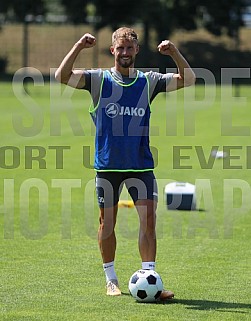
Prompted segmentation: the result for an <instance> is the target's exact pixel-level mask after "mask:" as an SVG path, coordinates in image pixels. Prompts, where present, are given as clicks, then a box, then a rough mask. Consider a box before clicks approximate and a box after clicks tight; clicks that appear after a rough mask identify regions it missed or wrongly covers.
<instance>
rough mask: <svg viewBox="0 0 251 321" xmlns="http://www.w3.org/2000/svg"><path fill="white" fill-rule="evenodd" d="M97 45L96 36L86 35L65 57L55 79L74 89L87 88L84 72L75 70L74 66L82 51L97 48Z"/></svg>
mask: <svg viewBox="0 0 251 321" xmlns="http://www.w3.org/2000/svg"><path fill="white" fill-rule="evenodd" d="M95 44H96V39H95V37H94V36H92V35H91V34H89V33H86V34H84V35H83V37H82V38H80V39H79V41H78V42H76V43H75V45H74V46H73V47H72V49H71V50H70V51H69V52H68V54H67V55H66V56H65V57H64V59H63V61H62V62H61V64H60V66H59V67H58V69H57V70H56V72H55V78H56V79H57V81H59V82H61V83H63V84H66V85H68V86H71V87H74V88H83V87H84V86H85V75H84V73H83V70H79V69H74V68H73V65H74V62H75V60H76V58H77V56H78V55H79V53H80V52H81V50H83V49H86V48H91V47H93V46H95Z"/></svg>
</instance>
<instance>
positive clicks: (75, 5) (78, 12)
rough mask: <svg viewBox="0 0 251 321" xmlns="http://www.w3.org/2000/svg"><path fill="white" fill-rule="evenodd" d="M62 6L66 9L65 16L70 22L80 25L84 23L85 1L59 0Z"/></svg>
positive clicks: (85, 13) (85, 15)
mask: <svg viewBox="0 0 251 321" xmlns="http://www.w3.org/2000/svg"><path fill="white" fill-rule="evenodd" d="M61 3H62V5H63V6H64V7H65V8H66V12H67V15H68V17H69V19H70V21H71V22H73V23H74V24H80V23H85V22H86V17H87V5H88V2H87V1H83V0H70V1H69V0H61Z"/></svg>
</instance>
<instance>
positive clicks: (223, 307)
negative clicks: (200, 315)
mask: <svg viewBox="0 0 251 321" xmlns="http://www.w3.org/2000/svg"><path fill="white" fill-rule="evenodd" d="M165 304H182V305H185V306H186V308H187V309H190V310H217V311H221V312H227V310H231V312H236V313H248V312H246V311H240V310H239V309H251V304H247V303H239V302H221V301H209V300H184V299H173V300H170V301H165Z"/></svg>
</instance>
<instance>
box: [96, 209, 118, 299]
mask: <svg viewBox="0 0 251 321" xmlns="http://www.w3.org/2000/svg"><path fill="white" fill-rule="evenodd" d="M117 210H118V206H117V205H116V206H114V207H110V208H101V209H100V217H99V222H100V224H99V230H98V243H99V249H100V253H101V256H102V260H103V269H104V272H105V276H106V287H107V295H113V296H116V295H121V291H120V289H119V286H118V278H117V275H116V272H115V269H114V259H115V252H116V244H117V242H116V235H115V225H116V217H117Z"/></svg>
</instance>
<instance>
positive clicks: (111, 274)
mask: <svg viewBox="0 0 251 321" xmlns="http://www.w3.org/2000/svg"><path fill="white" fill-rule="evenodd" d="M103 269H104V272H105V278H106V282H108V281H110V280H118V278H117V275H116V272H115V269H114V261H112V262H108V263H104V264H103Z"/></svg>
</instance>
